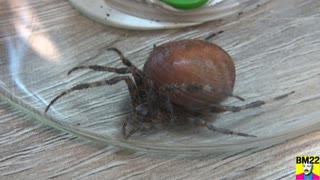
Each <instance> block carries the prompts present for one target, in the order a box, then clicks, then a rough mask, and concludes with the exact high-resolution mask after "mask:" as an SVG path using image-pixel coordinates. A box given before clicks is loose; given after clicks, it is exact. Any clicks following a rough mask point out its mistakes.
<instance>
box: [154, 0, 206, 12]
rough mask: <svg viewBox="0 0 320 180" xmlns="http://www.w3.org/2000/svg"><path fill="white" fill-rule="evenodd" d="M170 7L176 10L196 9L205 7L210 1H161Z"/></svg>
mask: <svg viewBox="0 0 320 180" xmlns="http://www.w3.org/2000/svg"><path fill="white" fill-rule="evenodd" d="M160 1H162V2H164V3H166V4H168V5H169V6H172V7H174V8H176V9H183V10H188V9H196V8H198V7H201V6H203V5H204V4H206V3H207V2H208V1H209V0H160Z"/></svg>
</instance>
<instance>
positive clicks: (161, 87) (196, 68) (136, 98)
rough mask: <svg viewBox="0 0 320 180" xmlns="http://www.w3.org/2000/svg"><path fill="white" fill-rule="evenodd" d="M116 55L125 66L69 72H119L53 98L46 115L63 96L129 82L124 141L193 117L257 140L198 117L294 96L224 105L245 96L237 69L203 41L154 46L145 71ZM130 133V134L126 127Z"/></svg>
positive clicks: (198, 120)
mask: <svg viewBox="0 0 320 180" xmlns="http://www.w3.org/2000/svg"><path fill="white" fill-rule="evenodd" d="M108 50H111V51H115V52H116V53H117V54H118V55H119V56H120V58H121V60H122V63H123V64H124V65H126V66H127V67H122V68H112V67H105V66H98V65H91V66H78V67H74V68H73V69H71V70H70V71H69V72H68V74H71V73H72V72H74V71H77V70H79V69H91V70H94V71H107V72H114V73H117V74H131V75H132V77H133V79H132V78H131V77H130V76H128V75H125V76H117V77H114V78H111V79H107V80H103V81H97V82H91V83H84V84H79V85H76V86H74V87H72V88H70V89H68V90H66V91H64V92H62V93H61V94H60V95H58V96H57V97H55V98H54V99H53V100H52V101H51V102H50V103H49V105H48V106H47V107H46V109H45V112H47V111H48V110H49V108H50V106H51V105H53V104H54V103H55V102H56V101H57V100H58V99H59V98H61V97H62V96H64V95H66V94H69V93H70V92H72V91H77V90H82V89H87V88H93V87H97V86H104V85H112V84H115V83H118V82H120V81H125V83H126V84H127V86H128V90H129V93H130V96H131V103H132V114H133V116H132V118H129V119H127V120H126V121H125V122H124V123H123V135H124V138H126V139H127V138H128V137H130V136H131V135H132V134H134V133H135V132H136V131H138V130H141V129H142V128H144V127H145V125H146V124H150V123H151V124H152V123H153V122H154V121H167V122H172V121H179V122H186V121H187V120H188V119H189V120H190V119H192V120H193V122H194V123H195V124H197V125H202V126H206V127H208V128H209V129H210V130H213V131H218V132H221V133H224V134H234V135H239V136H247V137H256V136H254V135H250V134H246V133H242V132H235V131H232V130H228V129H224V128H218V127H215V126H213V125H212V124H209V123H207V122H206V121H205V120H203V119H202V118H200V117H203V116H204V115H207V114H208V113H210V112H215V113H219V112H225V111H231V112H239V111H241V110H244V109H249V108H255V107H259V106H261V105H263V104H266V103H269V102H272V101H275V100H279V99H282V98H285V97H287V96H288V95H289V94H292V93H293V92H290V93H287V94H284V95H281V96H278V97H275V98H272V99H269V100H267V101H255V102H252V103H248V104H246V105H243V106H226V105H221V104H220V103H221V102H222V101H223V100H224V99H226V98H227V97H235V98H237V99H239V100H242V101H243V100H244V99H243V98H241V97H239V96H236V95H233V94H232V91H233V87H234V81H235V67H234V64H233V61H232V59H231V57H230V56H229V55H228V53H226V52H225V51H224V50H223V49H222V48H220V47H219V46H217V45H215V44H212V43H209V42H207V41H202V40H181V41H173V42H168V43H165V44H163V45H161V46H158V47H156V46H155V47H154V49H153V51H152V52H151V54H150V56H149V58H148V59H147V62H146V63H145V64H144V68H143V71H142V70H140V69H138V68H137V67H136V66H134V65H133V64H132V63H131V62H130V61H129V60H128V59H126V58H125V57H124V56H123V54H122V53H121V51H119V50H118V49H116V48H109V49H108ZM128 124H130V127H131V128H130V130H129V132H127V131H128V130H127V125H128Z"/></svg>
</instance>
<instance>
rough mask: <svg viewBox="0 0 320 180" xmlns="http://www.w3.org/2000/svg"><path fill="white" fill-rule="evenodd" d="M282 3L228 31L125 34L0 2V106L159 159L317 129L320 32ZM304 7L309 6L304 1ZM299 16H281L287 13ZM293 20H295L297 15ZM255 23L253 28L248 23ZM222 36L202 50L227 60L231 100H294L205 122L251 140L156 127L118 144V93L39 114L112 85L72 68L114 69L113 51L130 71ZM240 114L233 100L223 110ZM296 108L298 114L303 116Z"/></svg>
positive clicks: (222, 26)
mask: <svg viewBox="0 0 320 180" xmlns="http://www.w3.org/2000/svg"><path fill="white" fill-rule="evenodd" d="M290 2H292V5H288V6H286V7H285V8H283V6H282V5H283V4H281V3H285V4H286V2H285V1H275V2H271V3H268V4H267V5H264V6H261V7H259V8H258V9H256V10H254V11H252V12H249V13H247V14H244V15H240V17H239V19H237V20H236V21H231V22H230V21H222V22H213V23H206V24H203V25H201V26H196V27H193V28H186V29H175V30H165V31H144V32H141V31H130V30H122V29H116V28H112V27H107V26H104V25H102V24H98V23H95V22H93V21H91V20H90V19H88V18H86V17H85V16H82V15H81V14H79V13H78V12H77V11H75V10H74V9H73V8H72V7H71V6H70V4H69V3H68V2H66V1H59V2H52V3H49V2H47V1H41V2H39V1H36V0H34V1H32V0H28V1H27V0H25V1H7V2H5V3H4V5H5V6H2V7H7V9H8V11H7V14H5V16H1V17H0V22H1V23H2V26H1V27H0V28H1V29H0V32H1V36H0V46H1V49H0V52H1V53H0V55H1V62H0V63H1V66H0V72H1V76H0V98H1V100H5V101H8V102H9V103H10V104H12V105H13V106H15V107H16V108H17V110H21V111H24V112H25V113H26V114H28V115H30V116H33V117H34V118H35V119H38V120H40V121H41V122H43V123H46V124H48V125H50V126H52V127H53V128H56V129H60V130H62V131H65V132H68V133H72V134H74V135H76V136H78V137H81V138H87V139H90V140H92V141H96V142H98V143H104V144H106V145H113V146H118V147H122V148H129V149H136V150H143V151H153V152H163V153H211V152H224V151H230V150H231V151H236V150H241V149H248V148H258V147H262V146H270V145H273V144H277V143H280V142H284V141H286V140H289V139H292V138H294V137H297V136H300V135H302V134H305V133H308V132H311V131H314V130H317V129H319V126H320V124H319V122H320V111H319V110H318V107H319V105H320V102H319V99H320V98H319V97H320V92H319V88H320V84H319V69H320V61H319V59H318V58H319V57H320V30H319V29H320V28H319V23H316V22H319V20H320V19H319V16H316V15H315V14H317V13H318V11H315V10H316V8H315V9H313V10H314V11H312V10H306V9H304V8H305V6H299V7H296V6H295V3H294V2H293V1H290ZM308 3H315V5H316V3H317V1H310V2H308ZM293 10H294V11H299V12H300V13H295V14H290V12H292V11H293ZM297 14H299V15H297ZM257 17H258V18H257ZM221 30H224V33H222V34H219V35H217V36H216V37H213V39H211V40H210V41H212V42H215V43H217V44H219V45H220V46H221V47H223V48H224V49H225V50H226V51H227V52H229V53H230V55H231V56H232V57H233V59H234V62H235V65H236V70H237V80H236V85H235V89H234V91H235V94H237V95H240V96H242V97H244V98H246V102H251V101H255V100H260V99H269V98H272V97H275V96H278V95H281V94H283V93H287V92H290V91H293V90H294V91H295V92H296V93H295V94H293V95H291V96H289V97H288V98H285V99H282V100H279V101H275V102H273V103H269V104H266V105H264V106H262V107H260V108H255V109H250V110H245V111H241V112H239V113H222V114H212V116H211V117H212V118H211V119H212V120H214V121H212V123H214V125H215V126H217V127H222V128H228V129H231V130H235V131H241V132H245V133H249V134H254V135H256V136H258V137H257V138H244V137H239V136H232V135H224V134H220V133H217V132H212V131H209V130H208V129H206V128H202V127H194V126H192V125H181V126H162V125H160V126H159V127H157V129H155V130H152V131H150V132H144V133H143V132H142V133H137V134H135V135H134V136H132V137H130V138H129V139H128V140H124V139H123V137H122V133H121V127H122V122H123V121H124V120H125V119H126V118H127V117H128V116H129V115H130V97H129V94H128V92H127V87H126V85H125V84H124V83H119V84H116V85H114V86H110V87H109V86H104V87H99V88H94V89H88V90H84V91H80V92H74V93H71V94H69V95H68V96H65V97H63V98H62V99H60V100H59V101H58V102H57V103H56V104H54V106H52V108H51V109H50V111H49V112H48V113H47V114H45V113H44V109H45V107H46V106H47V104H48V103H49V102H50V101H51V100H52V99H53V98H54V97H55V96H57V95H58V94H59V93H60V92H62V91H63V90H66V89H68V88H70V87H72V86H74V85H76V84H80V83H84V82H92V81H96V80H102V79H108V78H110V77H114V76H115V75H114V74H113V73H104V72H92V71H86V70H83V71H78V72H74V73H73V74H71V75H70V76H68V75H67V72H68V70H70V69H71V68H73V67H75V66H80V65H89V64H99V65H104V66H110V67H123V65H122V64H121V61H120V60H119V57H118V56H117V55H116V54H115V53H113V52H107V51H106V50H105V49H106V48H107V47H117V48H118V49H120V50H121V51H122V52H123V53H124V55H125V56H126V57H127V58H128V59H130V60H131V61H132V62H133V63H134V64H136V65H137V66H138V67H139V68H142V67H143V64H144V62H145V61H146V59H147V57H148V55H149V53H150V51H152V48H153V45H154V44H162V43H165V42H168V41H172V40H177V39H185V38H196V39H204V38H205V37H207V36H208V35H209V34H211V33H214V32H218V31H221ZM224 104H228V105H231V104H232V105H241V104H243V102H239V101H237V100H236V99H228V100H227V101H225V102H224ZM302 108H303V109H302Z"/></svg>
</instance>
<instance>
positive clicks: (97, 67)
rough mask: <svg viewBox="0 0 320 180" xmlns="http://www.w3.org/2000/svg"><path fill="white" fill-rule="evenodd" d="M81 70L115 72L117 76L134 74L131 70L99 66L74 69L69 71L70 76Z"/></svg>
mask: <svg viewBox="0 0 320 180" xmlns="http://www.w3.org/2000/svg"><path fill="white" fill-rule="evenodd" d="M79 69H91V70H93V71H107V72H114V73H117V74H128V73H132V71H131V70H130V68H127V67H125V68H112V67H106V66H99V65H87V66H76V67H74V68H72V69H71V70H70V71H68V75H70V74H71V73H73V72H74V71H77V70H79Z"/></svg>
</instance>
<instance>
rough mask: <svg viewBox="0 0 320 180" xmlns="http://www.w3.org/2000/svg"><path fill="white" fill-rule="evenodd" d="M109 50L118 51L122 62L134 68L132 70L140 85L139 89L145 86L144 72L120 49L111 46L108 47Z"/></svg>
mask: <svg viewBox="0 0 320 180" xmlns="http://www.w3.org/2000/svg"><path fill="white" fill-rule="evenodd" d="M107 50H108V51H114V52H116V53H117V54H118V56H119V57H120V59H121V61H122V63H123V64H124V65H126V66H128V67H130V68H132V70H133V72H132V75H133V78H134V80H135V82H136V84H137V86H138V89H140V88H142V86H143V72H142V71H141V70H140V69H138V68H137V67H136V66H135V65H134V64H132V63H131V62H130V60H129V59H127V58H126V57H124V55H123V54H122V52H121V51H120V50H119V49H117V48H115V47H111V48H108V49H107Z"/></svg>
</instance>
